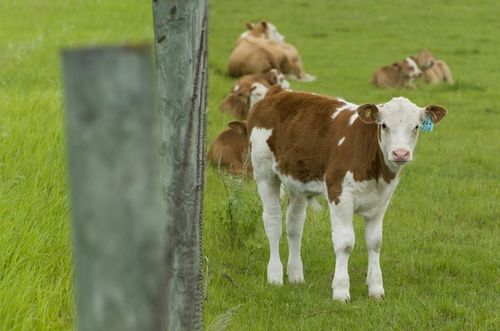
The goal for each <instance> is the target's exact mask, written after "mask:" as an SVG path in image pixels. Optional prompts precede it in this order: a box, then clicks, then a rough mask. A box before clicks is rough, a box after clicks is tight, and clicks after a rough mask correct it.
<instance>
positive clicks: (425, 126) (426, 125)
mask: <svg viewBox="0 0 500 331" xmlns="http://www.w3.org/2000/svg"><path fill="white" fill-rule="evenodd" d="M433 128H434V123H432V119H431V117H430V116H427V117H426V118H425V120H424V121H423V122H422V126H421V127H420V131H422V132H431V131H432V129H433Z"/></svg>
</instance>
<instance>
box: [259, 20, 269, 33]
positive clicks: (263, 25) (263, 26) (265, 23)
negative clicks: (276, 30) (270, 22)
mask: <svg viewBox="0 0 500 331" xmlns="http://www.w3.org/2000/svg"><path fill="white" fill-rule="evenodd" d="M260 25H262V28H263V29H264V31H266V30H267V22H266V21H262V22H260Z"/></svg>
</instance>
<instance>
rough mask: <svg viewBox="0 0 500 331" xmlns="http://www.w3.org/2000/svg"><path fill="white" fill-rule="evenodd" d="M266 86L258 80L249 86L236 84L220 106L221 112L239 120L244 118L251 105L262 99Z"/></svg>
mask: <svg viewBox="0 0 500 331" xmlns="http://www.w3.org/2000/svg"><path fill="white" fill-rule="evenodd" d="M267 90H268V88H267V87H266V86H264V85H263V84H261V83H259V82H254V83H252V85H249V86H236V87H235V90H234V91H233V92H231V93H229V95H228V96H226V98H225V99H224V101H223V102H222V104H221V106H220V110H221V111H222V112H223V113H228V114H230V115H232V116H234V117H236V118H237V119H239V120H245V119H246V118H247V116H248V113H249V112H250V109H252V107H253V105H255V103H256V102H257V101H259V100H260V99H262V98H263V97H264V96H265V95H266V92H267Z"/></svg>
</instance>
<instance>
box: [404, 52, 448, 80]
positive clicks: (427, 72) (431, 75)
mask: <svg viewBox="0 0 500 331" xmlns="http://www.w3.org/2000/svg"><path fill="white" fill-rule="evenodd" d="M412 59H413V60H414V61H415V62H416V63H417V65H418V67H419V68H420V70H422V72H423V78H424V80H425V82H427V83H429V84H437V83H440V82H443V81H444V82H447V83H449V84H453V77H452V75H451V70H450V68H449V67H448V65H447V64H446V62H444V61H442V60H436V59H435V58H434V56H433V55H432V53H431V52H429V51H428V50H422V51H420V53H418V54H417V55H416V56H414V57H412Z"/></svg>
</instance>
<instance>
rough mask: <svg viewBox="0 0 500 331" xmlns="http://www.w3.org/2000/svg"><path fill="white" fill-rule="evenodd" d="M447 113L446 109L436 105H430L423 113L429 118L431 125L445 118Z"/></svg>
mask: <svg viewBox="0 0 500 331" xmlns="http://www.w3.org/2000/svg"><path fill="white" fill-rule="evenodd" d="M447 112H448V111H447V110H446V108H444V107H441V106H438V105H430V106H427V107H425V113H426V114H427V115H428V116H429V117H430V118H431V120H432V123H434V124H436V123H438V122H439V121H441V120H442V119H443V117H445V115H446V113H447Z"/></svg>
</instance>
